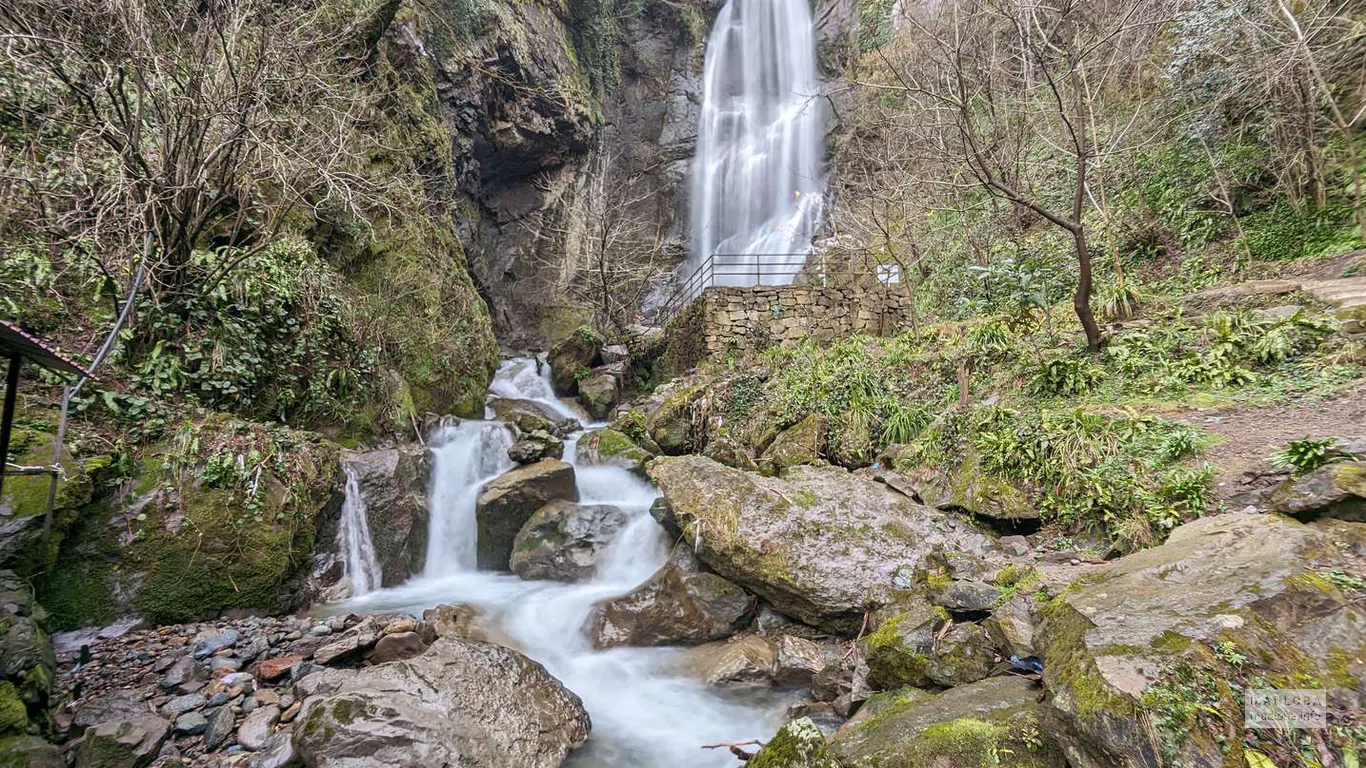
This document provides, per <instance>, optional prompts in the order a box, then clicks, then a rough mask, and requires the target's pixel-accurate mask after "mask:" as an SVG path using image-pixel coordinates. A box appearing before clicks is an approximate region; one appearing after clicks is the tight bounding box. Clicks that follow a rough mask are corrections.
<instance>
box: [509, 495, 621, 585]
mask: <svg viewBox="0 0 1366 768" xmlns="http://www.w3.org/2000/svg"><path fill="white" fill-rule="evenodd" d="M627 519H628V516H627V513H626V511H625V510H623V509H621V508H620V507H613V506H610V505H606V504H587V505H585V504H575V503H573V502H570V501H563V500H560V499H556V500H554V501H551V502H550V503H549V504H546V505H545V506H543V507H541V508H540V509H538V510H536V512H535V514H533V515H532V516H531V519H529V520H527V522H526V525H523V526H522V530H521V531H519V532H518V533H517V538H516V539H515V540H514V541H513V544H512V558H511V561H510V564H511V567H512V572H513V573H515V574H517V575H518V576H521V577H522V578H524V579H553V580H555V581H569V582H575V581H583V580H585V579H589V578H592V577H593V573H594V572H595V571H596V570H597V567H598V560H600V559H601V558H602V553H603V550H605V549H606V547H607V545H608V544H611V543H612V539H613V538H614V537H615V535H616V533H617V531H619V530H621V528H622V526H624V525H626V521H627Z"/></svg>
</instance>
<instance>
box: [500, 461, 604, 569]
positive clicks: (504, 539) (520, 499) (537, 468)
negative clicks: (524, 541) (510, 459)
mask: <svg viewBox="0 0 1366 768" xmlns="http://www.w3.org/2000/svg"><path fill="white" fill-rule="evenodd" d="M555 500H561V501H578V500H579V490H578V487H577V486H576V485H575V484H574V467H573V466H571V465H569V464H566V463H565V462H563V461H557V460H555V459H546V460H545V461H538V462H536V463H535V464H530V465H527V466H525V467H518V468H517V469H514V470H512V471H511V472H506V473H504V474H502V475H500V476H499V477H497V478H494V479H493V480H492V481H491V482H489V484H488V485H486V486H484V490H483V491H482V492H480V494H479V499H478V501H477V502H476V503H475V517H476V518H477V520H478V523H479V546H478V551H477V559H478V563H479V568H480V569H493V570H503V571H505V570H508V569H509V561H510V560H511V558H512V550H513V543H514V541H515V540H516V538H517V534H518V533H519V532H520V531H521V530H522V526H524V525H526V522H527V521H528V520H530V519H531V516H532V515H533V514H535V513H536V510H538V509H540V508H541V507H543V506H545V505H546V504H548V503H550V502H552V501H555Z"/></svg>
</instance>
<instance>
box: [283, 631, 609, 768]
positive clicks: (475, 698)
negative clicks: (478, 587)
mask: <svg viewBox="0 0 1366 768" xmlns="http://www.w3.org/2000/svg"><path fill="white" fill-rule="evenodd" d="M297 688H298V690H299V692H300V693H301V694H302V695H303V696H305V697H306V698H305V700H304V707H303V710H302V711H301V712H300V714H299V717H298V720H297V723H296V725H295V729H294V747H295V751H296V753H297V755H298V757H299V759H300V760H302V761H303V763H304V764H305V765H309V766H313V767H314V768H382V767H383V766H412V765H449V766H464V767H467V768H502V767H503V766H514V765H515V766H519V767H523V766H524V767H525V768H557V767H558V766H559V765H560V764H561V763H562V762H564V759H565V758H566V757H567V756H568V755H569V753H570V752H572V751H573V750H575V749H577V748H578V747H579V746H581V745H582V744H583V743H584V741H586V740H587V739H588V731H589V720H588V714H587V712H585V711H584V709H583V704H582V703H581V702H580V701H579V698H578V697H577V696H575V695H574V694H573V693H570V692H569V691H568V690H566V689H565V687H564V686H563V685H561V684H560V682H559V681H558V680H556V679H555V678H553V677H551V676H550V674H549V673H548V672H546V670H545V668H544V667H542V666H541V665H540V664H537V663H536V662H534V661H532V660H530V659H528V658H527V657H525V656H523V655H522V654H520V653H517V652H516V651H513V650H510V649H507V648H503V647H501V646H497V645H490V644H488V643H480V642H471V641H466V640H460V639H457V638H454V637H442V638H440V639H439V640H437V641H436V643H435V644H433V645H432V647H431V648H430V649H429V650H428V651H427V652H426V653H424V654H422V655H421V656H418V657H416V658H414V659H410V660H408V661H400V662H393V663H390V664H380V665H377V666H373V667H368V668H366V669H362V670H358V671H349V670H327V671H324V672H320V673H315V674H312V675H309V676H307V677H305V678H303V679H302V680H300V681H299V683H298V684H297Z"/></svg>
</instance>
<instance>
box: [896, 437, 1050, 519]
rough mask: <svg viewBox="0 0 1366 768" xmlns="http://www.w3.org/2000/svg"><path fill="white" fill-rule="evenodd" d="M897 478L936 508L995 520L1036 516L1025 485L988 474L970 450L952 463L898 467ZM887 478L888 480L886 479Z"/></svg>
mask: <svg viewBox="0 0 1366 768" xmlns="http://www.w3.org/2000/svg"><path fill="white" fill-rule="evenodd" d="M898 470H900V472H899V473H898V474H900V476H901V477H900V479H901V481H902V482H904V483H906V484H907V485H908V486H909V487H910V489H911V493H912V495H913V496H914V497H915V498H916V499H917V500H918V501H920V502H921V503H922V504H928V505H929V506H931V507H936V508H938V509H962V510H965V511H967V512H971V513H972V514H974V515H980V516H982V517H988V518H992V519H995V520H1005V521H1019V520H1038V519H1039V515H1040V512H1039V508H1038V505H1036V504H1035V503H1034V502H1033V500H1032V499H1031V498H1030V494H1029V492H1028V490H1027V489H1025V488H1024V487H1021V486H1019V485H1017V484H1015V483H1013V482H1011V481H1009V480H1006V479H1003V478H1000V477H997V476H995V475H991V474H988V473H987V472H986V471H985V470H983V468H982V462H981V457H980V456H979V455H978V454H977V453H975V452H970V453H969V454H968V455H967V456H965V457H963V458H962V459H961V460H960V461H959V462H958V463H957V464H956V465H949V467H948V469H947V470H946V469H945V468H943V467H938V466H936V467H913V468H906V467H898ZM889 482H890V481H889Z"/></svg>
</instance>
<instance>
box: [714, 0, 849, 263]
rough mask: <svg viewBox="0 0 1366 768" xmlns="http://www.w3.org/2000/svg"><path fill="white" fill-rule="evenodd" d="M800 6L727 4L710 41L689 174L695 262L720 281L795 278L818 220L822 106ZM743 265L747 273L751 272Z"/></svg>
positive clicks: (805, 10) (740, 0)
mask: <svg viewBox="0 0 1366 768" xmlns="http://www.w3.org/2000/svg"><path fill="white" fill-rule="evenodd" d="M820 94H821V86H820V79H819V77H818V76H817V74H816V42H815V32H814V30H813V24H812V21H811V9H810V6H809V4H808V1H807V0H728V2H727V3H726V5H725V7H724V8H722V9H721V13H720V15H719V16H717V18H716V23H715V25H714V26H713V27H712V31H711V37H710V38H709V39H708V41H707V61H706V74H705V81H704V87H703V95H702V116H701V122H700V124H699V126H698V136H697V155H696V159H695V160H694V168H693V188H692V252H693V266H694V267H696V266H699V265H700V264H701V263H702V262H703V261H704V260H706V259H707V258H708V257H709V256H712V255H714V254H724V255H727V256H728V257H731V258H727V259H726V262H727V263H733V262H740V263H741V264H742V265H744V266H746V267H748V268H749V269H745V270H744V272H745V273H744V274H742V275H736V274H730V275H717V277H716V279H715V281H716V283H718V284H726V285H753V284H755V283H756V282H759V278H758V273H759V272H760V270H761V271H762V282H763V283H764V284H768V285H774V284H784V283H789V282H791V281H792V278H793V276H794V275H795V274H796V272H797V271H798V270H799V269H800V264H799V263H798V262H800V260H801V259H802V258H803V255H804V254H806V253H807V251H808V250H810V248H811V239H812V237H814V236H815V234H816V229H817V227H818V226H819V224H820V217H821V208H822V191H823V189H824V180H823V177H824V174H823V170H822V155H823V153H824V130H825V128H824V120H825V113H824V106H823V102H822V101H821V100H820ZM750 269H752V270H753V272H752V273H751V272H750Z"/></svg>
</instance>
